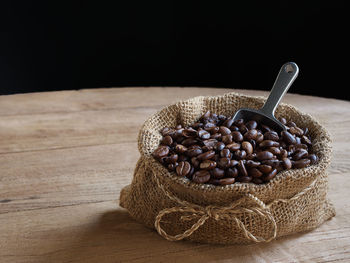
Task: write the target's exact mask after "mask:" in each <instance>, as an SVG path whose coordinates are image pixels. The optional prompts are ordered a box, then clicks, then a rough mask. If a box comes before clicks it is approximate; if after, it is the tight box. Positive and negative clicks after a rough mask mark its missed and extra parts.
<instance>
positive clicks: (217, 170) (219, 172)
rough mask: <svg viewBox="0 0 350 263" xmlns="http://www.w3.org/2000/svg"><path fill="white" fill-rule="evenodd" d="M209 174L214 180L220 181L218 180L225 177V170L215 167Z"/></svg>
mask: <svg viewBox="0 0 350 263" xmlns="http://www.w3.org/2000/svg"><path fill="white" fill-rule="evenodd" d="M210 174H211V176H212V177H214V178H216V179H220V178H222V177H224V176H225V170H223V169H220V168H217V167H216V168H214V169H212V170H210Z"/></svg>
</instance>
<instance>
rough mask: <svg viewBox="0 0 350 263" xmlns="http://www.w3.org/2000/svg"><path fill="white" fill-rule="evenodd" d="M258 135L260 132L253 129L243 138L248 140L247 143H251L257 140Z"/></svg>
mask: <svg viewBox="0 0 350 263" xmlns="http://www.w3.org/2000/svg"><path fill="white" fill-rule="evenodd" d="M257 135H258V131H257V130H256V129H252V130H249V131H247V132H246V133H245V134H244V136H243V138H244V139H245V140H246V141H249V140H255V139H256V137H257Z"/></svg>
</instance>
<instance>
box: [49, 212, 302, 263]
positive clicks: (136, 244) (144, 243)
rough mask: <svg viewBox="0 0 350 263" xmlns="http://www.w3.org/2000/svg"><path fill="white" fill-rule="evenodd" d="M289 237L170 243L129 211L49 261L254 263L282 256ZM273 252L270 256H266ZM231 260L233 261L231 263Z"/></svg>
mask: <svg viewBox="0 0 350 263" xmlns="http://www.w3.org/2000/svg"><path fill="white" fill-rule="evenodd" d="M297 236H298V235H293V237H287V238H282V239H279V240H278V241H274V242H271V243H267V244H253V245H246V246H237V245H236V246H235V245H231V246H224V245H208V244H200V243H192V242H189V241H179V242H170V241H167V240H165V239H163V238H162V237H161V236H159V235H158V233H157V232H156V231H155V230H153V229H149V228H146V227H144V226H143V225H141V224H139V223H137V222H136V221H135V220H133V219H132V218H131V217H130V216H129V214H128V213H127V211H126V210H123V209H118V210H115V211H110V212H106V213H105V214H103V215H102V216H101V217H100V218H99V220H98V221H97V222H96V225H94V226H93V227H92V228H89V230H88V231H87V232H85V233H82V234H81V236H78V237H77V238H78V240H76V241H75V242H74V244H72V246H71V247H69V248H68V249H67V251H65V252H64V253H58V254H57V255H56V256H55V257H54V258H51V257H50V259H49V260H50V261H47V262H56V261H57V262H101V263H102V262H181V263H184V262H214V261H218V260H225V259H230V260H231V261H232V260H237V261H238V262H241V260H244V261H247V260H248V261H247V262H250V261H256V259H257V258H260V259H261V260H262V261H263V262H265V261H266V262H269V258H266V256H268V255H269V254H271V253H274V254H275V253H280V251H278V250H280V249H281V244H282V243H284V242H286V241H287V240H288V239H291V238H295V237H297ZM282 247H283V246H282ZM267 251H269V252H268V253H266V252H267ZM231 261H230V262H231Z"/></svg>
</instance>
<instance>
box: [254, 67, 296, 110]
mask: <svg viewBox="0 0 350 263" xmlns="http://www.w3.org/2000/svg"><path fill="white" fill-rule="evenodd" d="M298 73H299V68H298V66H297V64H295V63H294V62H287V63H285V64H284V65H283V66H282V67H281V69H280V72H279V73H278V75H277V78H276V80H275V83H274V84H273V87H272V89H271V92H270V95H269V97H268V98H267V100H266V102H265V104H264V106H263V107H262V108H261V109H260V111H262V112H263V113H264V114H266V115H269V116H274V113H275V110H276V108H277V106H278V104H279V103H280V101H281V99H282V98H283V96H284V94H286V92H287V91H288V89H289V87H290V86H291V85H292V83H293V82H294V80H295V79H296V77H297V76H298Z"/></svg>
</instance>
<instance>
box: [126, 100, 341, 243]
mask: <svg viewBox="0 0 350 263" xmlns="http://www.w3.org/2000/svg"><path fill="white" fill-rule="evenodd" d="M263 102H264V98H260V97H250V96H244V95H240V94H237V93H228V94H226V95H223V96H213V97H203V96H200V97H195V98H192V99H189V100H185V101H180V102H178V103H176V104H173V105H170V106H168V107H166V108H164V109H162V110H161V111H159V112H157V113H156V114H154V115H153V116H151V117H150V118H149V119H148V120H147V121H146V122H145V123H144V124H143V126H142V128H141V130H140V132H139V137H138V148H139V151H140V154H141V157H140V159H139V160H138V162H137V165H136V168H135V171H134V177H133V180H132V183H131V185H128V186H126V187H125V188H124V189H122V191H121V194H120V206H122V207H124V208H126V209H127V210H128V211H129V213H130V215H131V216H132V217H133V218H134V219H136V220H137V221H139V222H141V223H143V224H144V225H146V226H148V227H150V228H155V229H157V231H158V233H159V234H160V235H162V236H163V237H164V238H166V239H168V240H181V239H184V238H185V239H187V240H192V241H198V242H205V243H220V244H237V243H239V244H245V243H251V242H268V241H271V240H273V239H275V238H276V237H280V236H284V235H288V234H292V233H297V232H301V231H306V230H310V229H313V228H315V227H317V226H319V225H320V224H321V223H323V222H324V221H325V220H327V219H330V218H331V217H333V216H334V215H335V211H334V208H333V206H332V204H331V203H330V202H329V201H328V199H327V187H328V175H327V171H326V169H327V167H328V166H329V164H330V158H331V139H330V136H329V134H328V132H327V131H326V130H325V128H324V127H322V126H321V125H320V124H319V123H318V122H317V121H316V120H315V119H314V118H313V117H311V116H310V115H308V114H304V113H302V112H300V111H299V110H297V109H296V108H294V107H293V106H290V105H286V104H281V105H280V106H279V107H278V109H277V111H276V116H277V117H278V116H283V117H285V118H286V119H287V120H293V121H294V122H295V123H296V124H297V125H298V126H299V127H308V128H309V130H310V135H311V137H312V140H313V146H312V147H313V151H314V153H316V155H317V156H318V157H319V162H318V164H316V165H313V166H310V167H307V168H303V169H292V170H288V171H283V172H280V173H279V174H278V175H277V176H276V177H275V178H274V179H273V180H271V181H270V182H269V183H267V184H264V185H255V184H250V183H249V184H247V183H235V184H233V185H228V186H213V185H201V184H196V183H193V182H190V181H188V180H187V179H185V178H180V177H178V176H176V174H175V173H172V172H169V171H168V170H167V169H166V168H165V167H163V166H162V165H161V164H160V163H158V162H157V161H156V160H155V159H154V158H153V157H152V156H151V153H152V152H153V151H154V149H156V148H157V146H158V145H159V142H160V139H161V137H162V136H161V134H160V130H161V129H162V128H163V127H165V126H170V127H175V126H176V125H177V124H182V125H185V126H186V125H190V124H191V123H193V122H194V121H195V120H197V119H198V118H199V117H200V116H201V115H202V114H203V113H205V112H206V111H208V110H210V111H211V112H214V113H217V114H224V115H226V116H232V115H233V114H234V113H235V111H236V110H237V109H239V108H241V107H249V108H255V109H257V108H260V107H261V106H262V105H263Z"/></svg>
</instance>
